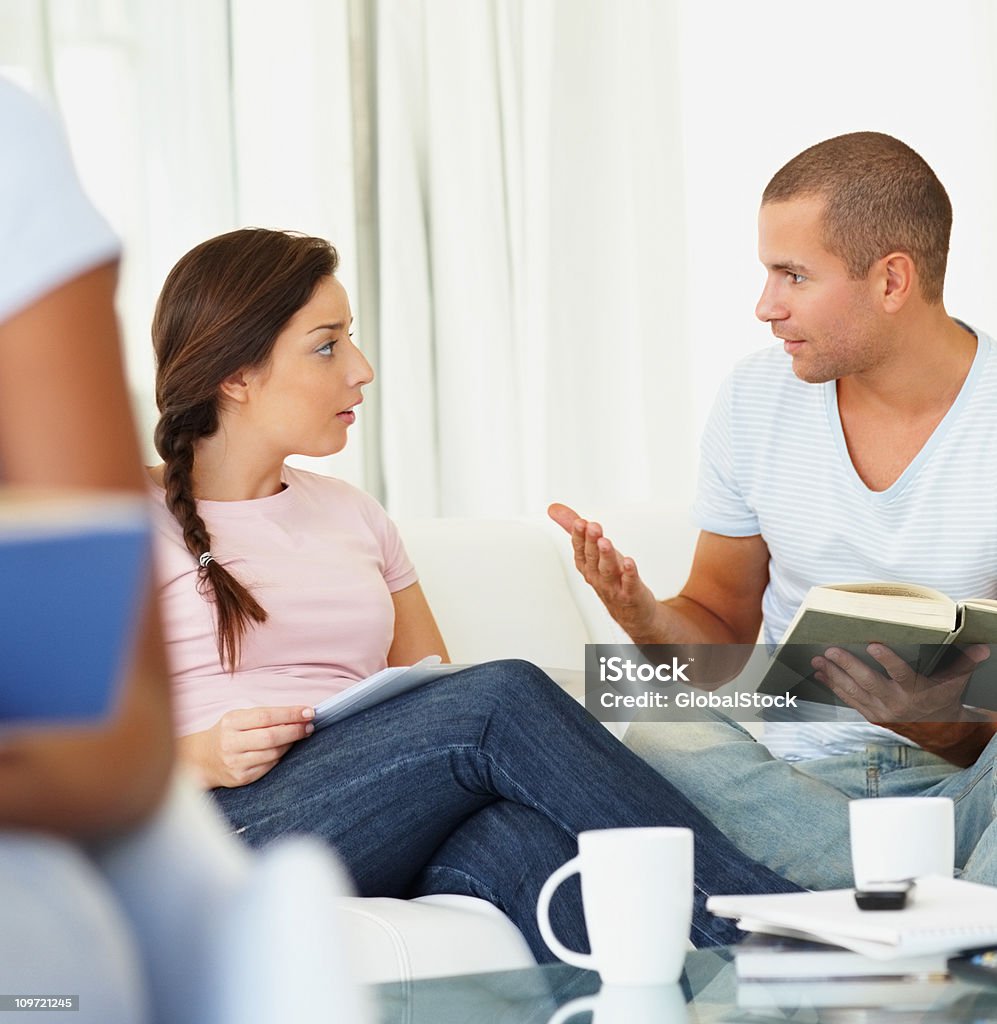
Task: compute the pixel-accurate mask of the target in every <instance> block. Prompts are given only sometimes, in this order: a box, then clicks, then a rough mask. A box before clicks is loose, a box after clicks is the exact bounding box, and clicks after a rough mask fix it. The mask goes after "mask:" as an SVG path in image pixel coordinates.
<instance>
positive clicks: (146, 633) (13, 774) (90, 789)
mask: <svg viewBox="0 0 997 1024" xmlns="http://www.w3.org/2000/svg"><path fill="white" fill-rule="evenodd" d="M116 276H117V271H116V268H115V267H114V266H105V267H100V268H97V269H95V270H92V271H89V272H87V273H85V274H82V275H80V276H79V277H77V278H75V279H74V280H72V281H70V282H68V283H67V284H65V285H63V286H62V287H60V288H57V289H56V290H55V291H53V292H50V293H49V294H47V295H45V296H44V297H43V298H41V299H40V300H38V301H37V302H35V303H34V304H33V305H31V306H30V307H28V308H26V309H24V310H22V311H21V312H19V313H18V314H16V315H15V316H14V317H12V318H11V319H9V320H7V321H5V322H4V323H2V324H0V468H2V474H3V476H4V478H5V479H6V481H7V482H9V483H11V484H26V485H33V486H39V487H66V486H78V487H95V488H102V487H106V488H114V489H127V490H133V491H137V492H143V491H144V487H143V481H142V469H141V464H140V459H139V453H138V445H137V442H136V438H135V429H134V426H133V423H132V419H131V413H130V409H129V405H128V398H127V390H126V388H125V382H124V375H123V372H122V366H121V355H120V352H119V347H118V327H117V321H116V317H115V315H114V307H113V297H114V287H115V282H116ZM171 750H172V744H171V739H170V719H169V703H168V684H167V674H166V667H165V663H164V659H163V649H162V643H161V641H160V638H159V628H158V615H157V613H156V609H155V602H154V599H153V596H152V586H151V582H150V586H149V592H148V593H147V595H146V614H145V618H144V624H143V626H142V631H141V634H140V636H139V637H138V640H137V643H136V655H135V657H134V659H133V664H132V666H131V669H130V671H129V673H128V676H127V679H126V684H125V686H124V688H123V693H122V697H121V700H120V702H119V705H118V707H117V708H116V710H115V713H114V716H113V718H112V720H111V721H109V722H106V723H103V724H101V725H100V726H98V727H93V728H88V729H82V728H81V729H62V728H60V729H49V730H44V731H41V732H31V733H29V732H23V733H20V734H17V735H11V736H10V737H5V740H4V742H3V743H2V744H0V825H20V826H26V827H32V828H40V829H46V830H49V831H52V832H57V833H60V834H65V835H95V834H99V833H103V832H107V831H111V830H116V829H121V828H126V827H128V826H130V825H132V824H133V823H135V822H137V821H139V820H141V819H142V817H143V816H144V815H146V814H147V813H149V812H150V811H151V810H152V809H153V808H154V807H155V805H156V803H157V802H158V799H159V797H160V795H161V794H162V792H163V790H164V788H165V785H166V780H167V777H168V774H169V770H170V764H171Z"/></svg>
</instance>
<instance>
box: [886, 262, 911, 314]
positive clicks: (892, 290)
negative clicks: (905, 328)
mask: <svg viewBox="0 0 997 1024" xmlns="http://www.w3.org/2000/svg"><path fill="white" fill-rule="evenodd" d="M879 266H880V267H881V281H882V301H883V309H884V311H885V312H887V313H897V312H899V311H900V310H901V309H902V308H903V307H904V305H905V304H906V303H907V301H908V300H909V299H910V297H911V295H913V294H914V292H915V290H916V289H917V268H916V267H915V266H914V261H913V260H912V259H911V258H910V256H909V255H908V254H907V253H905V252H891V253H890V254H889V255H888V256H884V257H883V259H881V260H880V261H879Z"/></svg>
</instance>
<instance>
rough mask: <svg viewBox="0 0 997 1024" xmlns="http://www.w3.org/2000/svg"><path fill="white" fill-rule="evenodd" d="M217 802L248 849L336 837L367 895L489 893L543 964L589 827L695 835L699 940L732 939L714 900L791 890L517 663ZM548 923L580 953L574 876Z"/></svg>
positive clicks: (352, 731) (447, 681) (358, 723)
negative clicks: (684, 829)
mask: <svg viewBox="0 0 997 1024" xmlns="http://www.w3.org/2000/svg"><path fill="white" fill-rule="evenodd" d="M213 794H214V796H215V798H216V799H217V801H218V803H219V805H220V806H221V808H222V810H223V811H224V813H225V815H226V816H227V817H228V819H229V821H230V822H231V823H232V825H233V827H234V829H235V830H236V831H237V832H238V833H239V834H241V835H242V836H243V838H244V839H245V840H247V841H248V842H249V843H250V844H252V845H254V846H259V845H262V844H264V843H267V842H268V841H270V840H272V839H274V838H276V837H277V836H281V835H286V834H288V833H294V832H307V833H312V834H317V835H320V836H322V837H323V838H325V839H326V840H328V842H330V843H331V844H332V845H333V846H334V847H335V848H336V850H337V851H338V852H339V854H340V856H341V857H342V858H343V860H344V861H345V862H346V864H347V866H348V868H349V869H350V871H351V873H352V875H353V878H354V881H355V883H356V885H357V888H358V890H359V892H360V893H361V895H364V896H418V895H425V894H429V893H439V892H452V893H464V894H468V895H472V896H479V897H482V898H483V899H486V900H489V901H490V902H492V903H494V904H495V905H496V906H498V907H499V908H500V909H501V910H503V911H504V912H505V913H506V914H507V915H508V916H509V917H510V918H511V919H512V920H513V921H514V922H515V923H516V925H517V926H518V927H519V928H520V930H521V931H522V932H523V934H524V935H525V936H526V939H527V941H528V943H529V944H530V947H531V949H532V950H533V953H534V955H535V956H536V957H537V959H538V960H541V961H544V960H550V959H552V958H553V957H552V955H551V953H550V952H549V950H548V949H547V947H546V945H545V944H544V942H543V939H542V938H541V937H540V934H539V930H538V928H537V925H536V914H535V909H536V900H537V896H538V894H539V891H540V886H541V885H542V884H543V882H544V881H545V879H546V878H547V876H548V875H549V874H550V873H551V872H552V871H553V870H554V869H555V868H557V867H559V866H560V865H561V864H563V863H564V862H565V861H567V860H569V859H570V858H571V857H573V856H574V855H575V853H577V842H576V838H577V836H578V833H579V832H581V831H583V830H586V829H599V828H611V827H622V826H647V825H670V826H688V827H689V828H692V829H693V830H694V832H695V835H696V841H695V879H696V892H695V909H694V917H693V926H692V939H693V942H694V943H695V944H696V945H697V946H703V945H711V944H717V943H726V942H732V941H735V940H736V937H737V931H736V929H735V927H734V925H733V924H732V922H730V921H727V920H723V919H718V918H713V917H712V915H710V914H709V913H707V911H706V910H705V908H704V903H705V899H706V896H707V895H709V894H710V893H749V892H787V891H795V890H796V888H797V887H796V886H795V885H793V884H792V883H789V882H786V881H785V880H784V879H783V878H780V877H779V876H778V875H777V874H775V873H773V872H772V871H769V870H768V869H767V868H763V867H761V866H760V865H758V864H755V863H754V862H752V861H751V860H749V859H748V858H746V857H745V856H744V855H743V854H742V853H741V852H740V851H739V850H738V849H737V848H736V847H735V846H734V845H733V844H732V843H730V842H729V841H728V840H727V839H726V838H725V837H724V836H723V835H722V834H721V833H720V832H718V831H717V829H715V828H714V827H713V826H712V825H711V824H710V823H709V822H708V821H707V820H706V818H704V817H703V815H702V814H700V812H699V811H698V810H696V808H695V807H693V806H692V805H691V804H690V803H689V801H687V800H686V799H685V798H684V797H682V796H681V795H680V794H679V793H678V791H677V790H676V789H675V788H674V787H673V786H672V785H670V784H669V783H668V782H666V781H665V780H664V779H662V778H661V776H660V775H658V773H657V772H655V771H654V770H653V769H651V768H650V767H648V765H646V764H645V763H644V762H643V761H642V760H641V759H640V758H638V757H636V756H635V755H634V754H632V753H630V751H628V750H627V749H626V748H625V747H624V746H623V745H622V744H621V743H620V742H619V741H618V740H616V739H615V738H614V737H613V736H612V735H611V734H610V733H609V732H608V731H607V730H606V729H605V728H604V727H603V726H602V725H600V724H599V723H598V722H597V721H596V720H595V719H594V718H592V716H591V715H589V713H588V712H587V711H585V709H584V708H582V707H581V706H580V705H579V704H577V703H576V702H575V701H574V700H572V699H571V698H570V697H569V696H568V695H567V694H565V693H564V692H563V691H562V690H561V689H560V688H559V687H558V686H556V685H555V684H554V683H553V682H552V681H551V680H550V679H549V678H548V677H547V676H546V675H545V674H544V673H543V672H541V671H540V669H538V668H536V667H535V666H533V665H530V664H528V663H527V662H522V661H500V662H491V663H489V664H486V665H479V666H476V667H474V668H470V669H466V670H464V671H461V672H456V673H454V674H453V675H450V676H445V677H443V678H441V679H439V680H436V681H434V682H432V683H430V684H428V685H427V686H424V687H422V688H420V689H418V690H415V691H412V692H411V693H408V694H404V695H402V696H401V697H397V698H395V699H394V700H391V701H388V702H386V703H384V704H381V705H379V706H377V707H374V708H371V709H370V710H368V711H365V712H362V713H360V714H358V715H355V716H354V717H353V718H350V719H347V720H346V721H344V722H340V723H337V724H335V725H332V726H330V727H329V728H328V729H324V730H320V731H319V732H316V733H315V734H314V735H313V736H311V737H309V738H308V739H306V740H303V741H301V742H300V743H298V744H296V745H295V746H294V747H292V748H291V750H290V751H288V753H287V754H286V755H285V757H284V758H283V760H282V761H281V762H280V763H279V764H278V765H277V766H276V767H275V768H273V769H272V770H271V771H270V772H268V773H267V774H266V775H264V776H263V777H262V778H261V779H258V780H257V781H256V782H254V783H251V784H250V785H248V786H243V787H241V788H239V789H217V790H214V791H213ZM627 870H628V868H627V865H626V864H621V865H620V872H621V873H624V872H626V871H627ZM551 916H552V923H553V926H554V928H555V930H556V931H557V933H558V935H559V936H561V938H562V940H563V941H564V942H566V943H567V944H568V945H573V946H574V947H575V948H578V949H584V948H587V947H586V946H585V944H584V943H585V929H584V921H583V917H582V912H581V901H580V895H579V891H578V886H577V881H575V884H574V885H572V884H571V883H570V882H569V883H568V884H566V885H565V886H562V888H561V890H560V892H559V893H558V898H556V899H555V900H554V904H553V905H552V908H551Z"/></svg>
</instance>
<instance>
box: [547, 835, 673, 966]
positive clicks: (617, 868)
mask: <svg viewBox="0 0 997 1024" xmlns="http://www.w3.org/2000/svg"><path fill="white" fill-rule="evenodd" d="M576 872H577V873H578V874H580V875H581V883H582V906H583V908H584V912H585V927H586V929H587V931H588V936H589V944H590V946H591V949H592V952H591V953H580V952H578V951H577V950H573V949H568V948H567V947H566V946H564V944H563V943H562V942H561V941H560V940H559V939H558V938H557V936H556V935H554V932H553V929H552V928H551V925H550V901H551V897H552V896H553V895H554V891H555V890H556V889H557V887H558V886H559V885H560V884H561V883H562V882H563V881H564V880H565V879H566V878H568V877H569V876H570V875H573V874H575V873H576ZM692 880H693V836H692V831H691V830H690V829H687V828H612V829H599V830H596V831H592V832H582V833H581V834H580V835H579V836H578V856H577V857H573V858H572V859H571V860H569V861H568V863H567V864H564V865H562V866H561V867H560V868H558V869H557V871H555V872H554V873H553V874H552V875H551V876H550V878H548V879H547V881H546V882H545V883H544V885H543V887H542V888H541V890H540V898H539V900H538V903H537V921H538V924H539V926H540V934H541V935H542V936H543V938H544V941H545V942H546V943H547V945H548V946H549V947H550V948H551V950H552V951H553V952H554V953H556V954H557V956H558V957H560V959H562V960H564V961H565V963H569V964H572V965H574V966H575V967H583V968H586V969H588V970H595V971H598V972H599V974H600V976H601V977H602V980H603V982H605V983H607V984H610V985H664V984H668V983H670V982H674V981H677V980H678V979H679V977H680V975H681V974H682V967H683V964H684V962H685V953H686V949H687V946H688V941H689V927H690V924H691V922H692Z"/></svg>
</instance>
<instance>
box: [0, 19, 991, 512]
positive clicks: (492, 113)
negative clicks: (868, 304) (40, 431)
mask: <svg viewBox="0 0 997 1024" xmlns="http://www.w3.org/2000/svg"><path fill="white" fill-rule="evenodd" d="M898 10H899V9H898ZM898 10H894V8H891V7H888V6H884V7H882V8H880V7H877V6H876V5H870V4H868V3H867V2H866V0H840V2H839V3H837V4H835V5H833V6H827V5H809V6H808V5H803V6H802V7H797V8H794V9H793V11H792V17H787V16H786V8H785V5H784V4H782V3H777V2H776V0H752V3H750V4H746V3H743V2H741V0H714V2H712V3H710V4H703V3H700V2H698V0H283V2H282V3H280V4H274V3H272V2H270V0H170V2H169V3H153V2H149V0H0V68H2V69H3V70H4V71H5V72H6V73H10V74H14V76H15V77H18V78H20V79H21V80H23V81H25V82H26V83H27V84H30V85H33V86H35V87H41V88H43V89H44V87H45V84H46V83H50V84H51V86H52V87H53V90H54V92H55V94H56V96H57V99H58V101H59V104H60V106H61V107H62V110H63V113H64V115H65V119H66V121H67V125H68V128H69V131H70V136H71V141H72V143H73V148H74V151H75V154H76V158H77V162H78V165H79V167H80V171H81V175H82V177H83V179H84V183H85V185H86V186H87V187H88V189H89V191H90V193H91V195H92V196H93V198H94V199H95V201H96V202H97V204H98V205H99V206H100V207H101V208H102V209H103V210H104V212H105V213H106V214H107V215H108V216H109V217H110V219H111V220H112V223H114V225H115V227H116V228H117V229H118V230H119V232H120V233H121V234H122V237H123V238H124V241H125V247H126V257H125V262H124V268H123V279H122V288H121V310H122V314H123V319H124V325H125V330H126V339H127V344H128V354H129V364H130V372H131V380H132V383H133V387H134V389H135V392H136V395H137V398H138V402H139V408H140V414H141V420H142V422H143V424H145V427H146V431H147V432H148V427H149V425H150V424H151V422H152V420H153V419H154V416H155V410H154V409H153V407H152V401H151V394H152V358H151V351H150V347H149V341H148V323H149V319H150V317H151V313H152V307H153V303H154V300H155V296H156V294H157V292H158V290H159V287H160V285H161V283H162V280H163V277H164V276H165V274H166V272H167V270H168V269H169V267H170V266H171V265H172V263H173V262H174V261H175V260H176V259H177V258H178V257H179V256H180V255H181V253H183V252H184V251H185V250H186V249H187V248H189V247H190V246H191V245H193V244H195V243H196V242H198V241H200V240H201V239H203V238H207V237H208V236H210V235H212V234H216V233H218V232H220V231H225V230H228V229H230V228H233V227H236V226H240V225H244V224H260V225H265V226H272V227H289V228H298V229H301V230H305V231H309V232H311V233H315V234H321V235H324V236H326V237H329V238H331V239H332V240H333V241H334V242H335V243H336V245H337V247H338V248H339V249H340V252H341V255H342V270H341V277H342V279H343V281H344V283H345V285H346V287H347V290H348V291H349V292H350V295H351V299H352V302H353V306H354V312H355V313H356V315H357V336H358V340H359V341H360V342H361V344H364V342H365V324H366V325H368V337H367V339H366V342H367V344H368V347H369V348H370V349H371V351H372V354H373V357H374V360H375V362H376V369H377V372H378V380H377V382H376V383H375V385H374V389H373V391H374V397H375V399H376V400H375V401H373V402H371V403H369V404H367V405H365V406H364V409H363V415H362V416H361V418H360V422H359V423H358V427H359V430H356V431H355V432H354V434H353V439H352V440H351V443H350V445H349V446H348V447H347V449H346V451H345V452H344V453H343V454H342V455H339V456H336V457H335V458H334V459H331V460H328V463H327V465H325V466H323V467H322V468H324V469H328V470H329V471H330V472H333V473H335V474H336V475H338V476H342V477H344V478H346V479H348V480H352V481H354V482H356V483H359V484H360V485H361V486H367V487H368V488H370V489H372V490H373V491H374V492H375V493H377V494H378V495H379V496H381V497H383V498H385V499H386V501H387V504H388V507H389V509H390V510H391V511H392V512H394V513H395V514H399V515H405V516H413V515H421V514H438V513H439V514H451V515H453V514H466V515H490V514H494V515H506V514H518V513H535V512H537V511H539V510H540V509H542V508H543V506H544V505H545V504H546V503H547V502H549V501H551V500H564V501H568V502H571V503H574V504H576V505H577V506H578V507H579V508H580V509H582V510H583V511H584V510H585V509H587V508H590V507H591V508H599V507H605V506H606V505H607V504H610V503H613V504H623V503H628V502H637V501H644V500H652V501H653V500H656V499H658V498H662V497H665V496H666V495H671V496H676V495H677V496H678V497H679V498H680V499H685V498H687V497H688V496H689V494H690V492H691V489H692V483H693V479H694V475H695V463H696V440H697V437H698V433H699V428H700V425H701V423H702V421H703V419H704V418H705V415H706V413H707V411H708V409H709V406H710V403H711V401H712V397H713V395H714V393H715V391H716V388H717V386H718V384H719V382H720V379H721V378H722V376H723V375H724V374H725V373H726V372H727V371H728V370H729V369H730V367H731V366H732V365H733V363H734V361H735V360H736V359H737V358H738V357H739V356H741V355H742V354H745V353H747V352H750V351H751V350H752V349H754V348H757V347H758V346H759V345H762V344H765V343H766V341H767V339H768V334H767V331H766V329H765V328H764V327H763V326H762V325H760V324H757V323H756V322H755V321H754V317H753V307H754V302H755V298H756V295H757V290H758V288H759V286H760V282H761V272H760V269H759V268H758V266H757V260H756V257H755V245H756V242H755V214H756V209H757V203H758V197H759V195H760V193H761V190H762V188H763V187H764V185H765V182H766V181H767V179H768V177H769V176H770V175H771V174H772V173H773V172H774V171H775V170H776V169H777V167H778V166H779V165H780V164H781V163H783V162H784V161H785V160H786V159H788V158H789V157H791V156H792V155H793V154H794V153H796V152H798V151H799V150H800V149H802V148H803V147H805V146H806V145H809V144H810V143H812V142H816V141H818V140H819V139H822V138H827V137H828V136H830V135H834V134H837V133H839V132H845V131H854V130H859V129H866V128H871V129H877V130H882V131H887V132H891V133H893V134H895V135H898V136H900V137H901V138H904V139H905V140H906V141H909V142H910V143H911V144H912V145H914V147H915V148H916V149H918V150H919V151H920V152H921V153H922V154H923V155H924V156H925V158H926V159H927V160H928V162H929V163H931V164H932V165H933V166H934V167H935V168H936V170H938V172H939V175H940V177H941V179H942V181H943V182H944V183H945V184H946V186H947V187H948V189H949V192H950V194H951V196H952V200H953V205H954V207H955V229H954V232H953V245H952V255H951V259H950V270H949V284H948V287H947V301H948V304H949V308H950V310H951V311H952V312H953V313H955V314H956V315H960V316H963V317H964V318H966V319H968V320H969V321H970V322H973V323H977V324H978V325H979V326H980V327H982V328H984V329H987V330H990V331H994V330H997V289H994V288H993V287H992V286H991V282H992V280H993V276H994V268H995V267H997V248H995V246H997V243H995V239H997V191H995V189H994V185H993V183H994V181H997V132H995V131H994V125H995V123H997V87H995V81H994V77H995V71H994V66H995V65H994V61H993V59H992V52H993V48H994V41H995V39H997V28H995V24H994V22H995V18H997V14H995V6H994V5H993V4H992V3H991V2H990V0H949V2H948V3H946V4H944V5H940V4H938V3H936V2H933V0H909V2H908V3H906V4H904V5H903V7H902V11H899V13H898ZM365 24H366V25H368V26H369V27H371V28H372V33H371V35H370V36H369V37H367V38H364V37H363V35H362V32H363V30H364V28H365ZM360 57H362V58H363V59H367V58H368V57H370V58H372V60H373V65H372V71H373V73H372V75H371V78H370V89H369V91H364V90H360V91H358V89H357V86H358V82H359V81H360V80H361V79H360V78H358V76H357V74H356V71H357V66H358V59H359V58H360ZM368 131H369V132H370V133H371V137H372V139H373V145H372V146H370V147H368V146H367V143H366V133H367V132H368ZM357 139H361V140H362V144H361V145H360V146H359V147H358V146H356V145H355V142H356V140H357ZM355 186H356V187H355ZM370 194H372V195H373V199H374V200H375V202H374V203H373V205H372V207H371V208H367V207H365V206H364V205H363V202H362V200H363V198H364V197H365V196H368V195H370ZM358 204H359V205H358ZM358 209H359V210H360V214H361V220H362V228H361V229H360V230H359V231H358V229H357V227H356V220H357V210H358ZM361 268H364V272H363V273H361V272H360V271H361ZM376 405H379V409H377V410H375V408H374V407H375V406H376ZM372 418H375V419H376V421H377V422H376V425H377V426H379V428H380V431H377V430H374V431H371V430H370V423H369V422H368V425H366V426H365V424H364V420H365V419H366V420H368V421H371V420H372ZM368 442H369V443H368ZM382 481H383V485H384V486H383V489H382V487H381V483H382Z"/></svg>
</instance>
